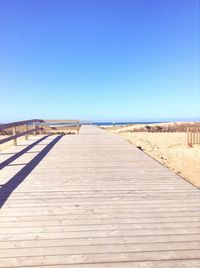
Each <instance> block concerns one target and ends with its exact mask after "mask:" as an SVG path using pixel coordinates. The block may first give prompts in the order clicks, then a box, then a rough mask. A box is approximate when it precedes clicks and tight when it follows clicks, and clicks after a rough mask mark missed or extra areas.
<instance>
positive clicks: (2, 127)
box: [0, 119, 44, 130]
mask: <svg viewBox="0 0 200 268" xmlns="http://www.w3.org/2000/svg"><path fill="white" fill-rule="evenodd" d="M34 122H44V121H43V120H42V119H31V120H24V121H17V122H12V123H6V124H0V130H4V129H7V128H11V127H17V126H22V125H25V124H32V123H34Z"/></svg>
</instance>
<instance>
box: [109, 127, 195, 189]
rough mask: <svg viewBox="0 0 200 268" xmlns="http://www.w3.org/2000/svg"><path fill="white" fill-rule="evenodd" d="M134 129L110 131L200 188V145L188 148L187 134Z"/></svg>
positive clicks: (122, 128)
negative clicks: (136, 130) (133, 130)
mask: <svg viewBox="0 0 200 268" xmlns="http://www.w3.org/2000/svg"><path fill="white" fill-rule="evenodd" d="M140 127H141V126H140ZM132 128H133V127H130V126H128V127H121V128H120V127H118V128H117V129H113V128H112V129H110V131H112V132H114V133H117V134H119V135H121V136H123V137H124V138H125V139H126V140H128V141H129V142H130V143H132V144H134V145H136V146H138V147H141V148H142V150H143V151H144V152H145V153H147V154H148V155H150V156H151V157H153V158H155V159H156V160H158V161H159V162H160V163H162V164H163V165H165V166H166V167H168V168H169V169H171V170H172V171H173V172H175V173H177V174H179V175H180V176H182V177H183V178H184V179H186V180H187V181H189V182H190V183H192V184H193V185H195V186H196V187H200V145H194V146H193V147H192V148H189V147H187V133H186V132H173V133H170V132H163V133H162V132H154V133H148V132H132V131H131V130H132ZM107 129H108V128H107Z"/></svg>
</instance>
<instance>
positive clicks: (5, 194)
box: [0, 135, 62, 208]
mask: <svg viewBox="0 0 200 268" xmlns="http://www.w3.org/2000/svg"><path fill="white" fill-rule="evenodd" d="M61 138H62V135H60V136H57V137H56V138H55V139H53V140H52V141H51V142H50V143H49V144H48V145H47V146H46V147H45V148H44V149H42V151H41V152H39V154H37V155H36V156H35V157H34V158H33V159H32V160H31V161H30V162H28V163H27V164H26V166H25V167H23V168H22V169H21V170H20V171H19V172H18V173H17V174H15V175H14V176H13V177H12V178H11V179H10V180H9V181H8V182H6V183H5V184H3V185H1V188H0V208H1V207H2V206H3V205H4V204H5V202H6V200H7V199H8V198H9V196H10V195H11V194H12V192H13V191H14V190H15V189H16V188H17V187H18V186H19V185H20V184H21V183H22V182H23V181H24V180H25V178H26V177H27V176H28V175H29V174H30V173H31V172H32V170H33V169H34V168H35V167H36V166H37V165H38V164H39V163H40V161H41V160H42V159H43V158H44V157H45V156H46V155H47V154H48V152H49V151H50V150H51V149H52V148H53V147H54V145H55V144H56V143H57V142H58V141H59V140H60V139H61ZM40 140H41V139H40ZM32 145H33V144H32ZM22 151H23V150H22ZM13 157H14V156H13ZM11 158H12V157H11Z"/></svg>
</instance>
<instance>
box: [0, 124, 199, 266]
mask: <svg viewBox="0 0 200 268" xmlns="http://www.w3.org/2000/svg"><path fill="white" fill-rule="evenodd" d="M0 162H2V163H1V164H0V168H1V170H0V172H1V173H0V184H1V186H0V187H1V188H0V204H1V206H2V208H1V211H0V267H1V268H8V267H18V268H19V267H20V268H25V267H26V268H31V267H48V268H61V267H62V268H65V267H66V268H69V267H70V268H72V267H74V268H79V267H80V268H97V267H98V268H127V267H131V268H132V267H133V268H135V267H137V268H147V267H148V268H164V267H165V268H170V267H176V268H177V267H188V268H194V267H198V268H199V267H200V192H199V190H198V189H196V188H195V187H193V186H192V185H190V184H189V183H187V182H186V181H184V180H183V179H182V178H180V177H178V176H177V175H175V174H173V173H172V172H171V171H169V170H168V169H167V168H165V167H163V166H162V165H160V164H159V163H158V162H156V161H155V160H153V159H152V158H150V157H148V156H147V155H145V154H144V153H143V152H141V151H140V150H138V149H137V148H135V147H134V146H133V145H130V144H129V143H127V142H126V141H125V140H123V139H122V138H121V137H119V136H117V135H114V134H111V133H108V132H106V131H103V130H100V129H98V128H96V127H92V126H83V127H82V128H81V132H80V134H79V135H66V136H63V137H59V136H58V137H56V136H50V137H42V136H40V137H35V138H32V139H31V140H29V141H25V142H23V143H21V145H19V146H16V147H12V148H8V149H6V150H4V151H1V152H0Z"/></svg>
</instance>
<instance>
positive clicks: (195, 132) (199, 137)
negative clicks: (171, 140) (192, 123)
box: [187, 127, 200, 147]
mask: <svg viewBox="0 0 200 268" xmlns="http://www.w3.org/2000/svg"><path fill="white" fill-rule="evenodd" d="M194 144H200V127H188V128H187V145H188V146H189V147H192V146H193V145H194Z"/></svg>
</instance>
